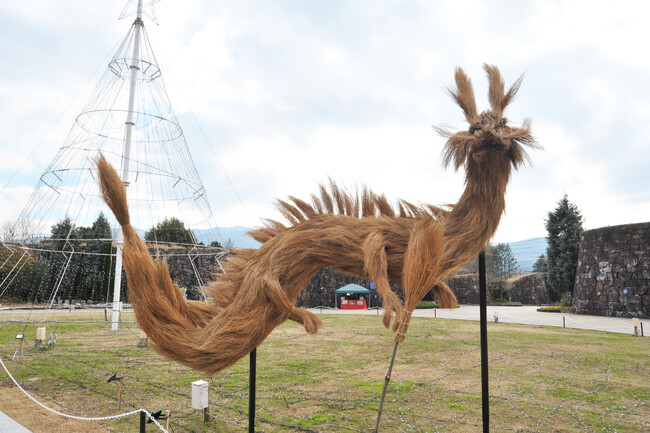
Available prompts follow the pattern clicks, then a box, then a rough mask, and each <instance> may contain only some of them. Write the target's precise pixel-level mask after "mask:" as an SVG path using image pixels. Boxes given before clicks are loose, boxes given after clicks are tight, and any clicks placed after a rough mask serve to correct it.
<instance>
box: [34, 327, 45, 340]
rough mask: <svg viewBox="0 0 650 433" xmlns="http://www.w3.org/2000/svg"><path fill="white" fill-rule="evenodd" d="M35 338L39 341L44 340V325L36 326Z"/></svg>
mask: <svg viewBox="0 0 650 433" xmlns="http://www.w3.org/2000/svg"><path fill="white" fill-rule="evenodd" d="M36 339H37V340H41V341H44V340H45V326H43V327H42V328H36Z"/></svg>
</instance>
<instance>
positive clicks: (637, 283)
mask: <svg viewBox="0 0 650 433" xmlns="http://www.w3.org/2000/svg"><path fill="white" fill-rule="evenodd" d="M648 286H650V223H641V224H628V225H621V226H613V227H603V228H599V229H595V230H588V231H586V232H584V233H583V234H582V237H581V239H580V253H579V254H578V268H577V272H576V284H575V288H574V291H573V311H574V312H575V313H578V314H594V315H601V316H615V317H639V318H649V317H650V289H649V288H648Z"/></svg>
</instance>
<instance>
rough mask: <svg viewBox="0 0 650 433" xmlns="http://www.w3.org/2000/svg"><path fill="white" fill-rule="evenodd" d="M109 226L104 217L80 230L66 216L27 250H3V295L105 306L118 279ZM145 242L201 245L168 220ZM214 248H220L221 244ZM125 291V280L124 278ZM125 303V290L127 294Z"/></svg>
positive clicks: (0, 253) (0, 274)
mask: <svg viewBox="0 0 650 433" xmlns="http://www.w3.org/2000/svg"><path fill="white" fill-rule="evenodd" d="M112 238H113V236H112V231H111V227H110V224H109V222H108V220H107V219H106V217H105V216H104V214H103V213H100V215H99V216H98V217H97V219H96V220H95V222H94V223H93V224H92V225H91V226H90V227H84V226H78V227H77V226H75V224H74V223H73V221H72V219H71V218H70V217H68V216H66V217H65V218H64V219H63V220H61V221H59V222H57V223H56V224H54V225H53V226H52V227H51V230H50V236H49V237H48V238H47V239H44V240H41V241H40V242H38V244H33V245H30V246H29V247H27V248H19V247H18V246H16V245H10V244H8V245H6V246H1V247H0V265H2V264H3V266H2V267H0V283H2V285H1V286H0V293H3V294H2V297H3V298H4V299H12V300H14V301H20V302H35V303H42V302H49V301H51V298H52V296H55V298H56V299H78V300H90V301H94V302H105V301H107V296H108V294H109V293H112V287H113V279H114V274H115V264H114V261H115V260H114V254H115V251H116V247H115V246H114V245H113V242H112ZM145 240H147V241H150V242H158V243H169V244H196V240H195V238H194V235H193V234H192V231H191V230H190V229H188V228H186V227H185V225H184V223H183V222H182V221H180V220H178V219H177V218H169V219H165V220H163V221H161V222H159V223H157V224H155V225H154V226H153V227H151V228H150V229H149V230H147V231H146V232H145ZM210 246H213V247H220V244H219V243H218V242H216V241H215V242H212V243H211V244H210ZM122 278H123V280H122V286H123V287H126V286H125V285H126V280H125V279H124V276H122ZM122 297H123V298H124V299H122V300H123V301H126V290H125V291H123V292H122Z"/></svg>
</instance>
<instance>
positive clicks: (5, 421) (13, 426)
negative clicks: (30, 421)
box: [0, 412, 31, 433]
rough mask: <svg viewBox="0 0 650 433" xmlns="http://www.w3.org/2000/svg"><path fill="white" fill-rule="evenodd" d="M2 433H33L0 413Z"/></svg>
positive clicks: (0, 432)
mask: <svg viewBox="0 0 650 433" xmlns="http://www.w3.org/2000/svg"><path fill="white" fill-rule="evenodd" d="M0 433H31V431H30V430H27V429H26V428H25V427H23V426H22V425H20V424H18V423H17V422H16V421H14V420H13V418H11V417H9V416H8V415H5V414H4V413H2V412H0Z"/></svg>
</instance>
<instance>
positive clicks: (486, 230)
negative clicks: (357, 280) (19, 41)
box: [97, 65, 539, 373]
mask: <svg viewBox="0 0 650 433" xmlns="http://www.w3.org/2000/svg"><path fill="white" fill-rule="evenodd" d="M484 68H485V70H486V72H487V75H488V78H489V101H490V105H491V108H492V109H491V110H489V111H485V112H483V113H481V114H478V113H477V111H476V102H475V99H474V90H473V88H472V84H471V82H470V80H469V79H468V78H467V76H466V75H465V73H464V72H463V70H462V69H460V68H459V69H457V70H456V77H455V78H456V86H457V87H456V88H455V89H450V90H449V93H450V94H451V96H452V98H453V99H454V100H455V101H456V103H457V104H458V105H459V106H460V107H461V108H462V110H463V112H464V114H465V117H466V119H467V121H468V123H469V125H470V127H469V130H467V131H461V132H457V133H452V132H450V131H448V130H445V129H441V128H437V130H438V132H439V133H441V134H442V135H443V136H445V137H447V143H446V144H445V147H444V163H445V165H449V164H453V166H454V167H455V168H456V169H459V168H460V167H462V166H465V170H466V178H465V191H464V193H463V195H462V196H461V198H460V200H459V201H458V203H456V204H454V205H452V206H449V207H447V208H440V207H436V206H431V205H414V204H411V203H408V202H406V201H399V202H398V205H397V207H396V208H393V207H392V206H391V205H390V204H389V202H388V200H387V199H386V197H384V196H383V195H377V194H375V193H373V192H372V191H370V190H369V189H367V188H365V189H363V190H362V191H361V192H356V193H352V192H349V191H348V190H345V189H343V188H340V187H338V186H337V185H336V184H334V183H333V182H330V185H329V188H326V187H324V186H321V188H320V192H319V195H312V197H311V199H312V202H311V203H308V202H306V201H303V200H301V199H298V198H296V197H289V200H288V201H281V200H280V201H279V202H278V208H279V210H280V212H281V213H282V215H283V216H284V217H285V218H286V219H287V220H288V224H286V225H285V224H281V223H280V222H277V221H273V220H267V221H265V226H264V227H263V228H260V229H257V230H254V231H253V232H251V236H252V237H253V238H255V239H257V240H258V241H260V242H262V246H261V247H260V248H259V249H240V250H236V254H235V255H234V256H233V257H232V258H230V259H229V260H228V261H227V262H226V264H225V270H226V273H225V274H223V275H221V276H220V278H219V280H218V281H215V282H214V283H212V284H211V287H210V288H209V292H210V293H209V294H210V295H211V296H212V297H213V298H214V299H215V302H216V304H217V305H209V304H206V303H204V302H198V301H186V300H185V299H183V296H182V295H181V292H180V291H179V289H178V287H177V286H176V285H175V284H174V283H173V282H172V280H171V278H170V276H169V271H168V269H167V264H166V263H165V262H164V261H162V262H154V261H153V260H152V258H151V256H150V255H149V252H148V250H147V248H146V246H145V243H144V241H143V240H142V239H141V238H140V237H139V235H138V234H137V233H136V231H135V230H134V228H133V227H132V226H131V225H130V220H129V210H128V207H127V200H126V190H125V187H124V185H123V183H122V181H121V180H120V178H119V176H118V175H117V173H116V172H115V170H114V169H113V168H112V167H111V166H110V165H109V164H108V162H107V161H106V160H105V159H104V158H103V157H100V158H99V160H98V162H97V165H98V168H99V173H100V183H101V190H102V194H103V196H104V200H105V201H106V203H107V204H108V205H109V207H110V208H111V210H112V211H113V213H114V214H115V216H116V217H117V220H118V222H119V224H120V225H121V226H122V229H123V232H124V254H123V260H124V268H125V270H126V274H127V278H128V283H129V284H128V289H129V299H130V301H131V303H132V304H133V308H134V310H135V313H136V316H137V320H138V322H139V324H140V327H141V328H142V330H143V331H144V332H145V333H146V334H147V335H148V336H149V342H150V344H151V345H152V347H153V348H154V349H155V350H156V351H157V352H159V353H160V354H161V355H163V356H166V357H168V358H170V359H173V360H175V361H178V362H180V363H181V364H184V365H186V366H189V367H192V368H195V369H197V370H202V371H204V372H207V373H215V372H217V371H220V370H222V369H224V368H226V367H228V366H230V365H232V364H234V363H235V362H237V361H238V360H239V359H241V358H242V357H244V356H246V355H247V354H248V353H250V352H251V351H252V350H253V349H254V348H255V347H257V346H258V345H259V344H260V343H261V342H262V341H263V340H264V339H265V338H266V337H267V336H268V335H269V333H270V332H271V331H272V330H273V329H274V328H275V327H276V326H277V325H279V324H280V323H282V322H284V321H286V320H287V319H290V320H294V321H296V322H299V323H301V324H302V325H303V326H304V327H305V330H306V331H307V332H310V333H315V332H316V331H318V328H319V326H320V325H321V321H320V319H319V318H318V317H317V316H316V315H314V314H313V313H311V312H309V311H308V310H305V309H302V308H297V307H295V306H294V304H295V302H296V299H297V297H298V295H299V293H300V291H301V290H302V289H303V288H304V287H306V286H307V283H308V282H309V280H310V279H311V278H312V276H313V275H314V274H315V273H316V272H317V271H318V270H319V269H321V268H324V267H330V266H331V267H334V268H336V269H337V270H338V271H340V272H344V273H347V274H352V275H357V276H363V277H367V278H369V279H371V280H372V281H374V282H375V284H376V285H377V290H378V291H379V293H380V294H381V296H382V297H383V302H384V303H383V306H384V309H385V313H384V317H383V322H384V325H385V326H386V327H389V326H390V322H391V319H392V314H393V313H394V314H395V321H394V323H393V327H392V329H393V330H394V331H395V332H396V336H395V340H396V341H398V342H400V341H402V340H403V339H404V336H405V334H406V331H407V327H408V323H409V320H410V316H411V312H412V311H413V309H414V308H415V306H416V305H417V304H418V302H420V300H421V299H422V298H423V297H424V295H425V294H426V293H427V292H428V291H429V290H433V291H434V292H435V293H436V294H437V295H438V297H439V299H440V305H441V307H446V308H450V307H455V306H457V301H456V297H455V296H454V294H453V293H452V292H451V290H450V289H449V287H448V286H447V285H446V284H445V283H444V282H443V279H445V278H447V277H450V276H452V275H454V273H456V272H457V271H458V270H459V269H460V268H461V267H462V266H463V265H464V264H466V263H467V262H469V261H470V260H471V259H473V258H474V257H476V256H477V255H478V253H479V252H480V251H481V250H482V249H483V247H484V246H485V244H486V242H487V241H488V240H489V239H490V237H492V235H493V234H494V232H495V231H496V228H497V225H498V223H499V219H500V218H501V215H502V214H503V211H504V208H505V197H504V196H505V192H506V185H507V183H508V180H509V179H510V174H511V170H512V168H515V169H517V168H518V167H520V166H522V165H523V164H525V163H526V162H527V161H528V156H527V155H526V152H525V150H524V145H527V146H531V147H533V148H539V146H538V145H537V143H536V142H535V140H534V139H533V137H532V135H531V133H530V123H529V122H528V121H525V122H524V124H523V125H522V126H521V127H519V128H516V127H510V126H508V124H507V120H506V118H505V117H503V112H504V110H505V108H506V106H507V105H508V104H509V103H510V102H511V101H512V100H513V98H514V96H515V94H516V93H517V90H518V89H519V85H520V84H521V78H520V79H518V80H517V81H516V82H515V83H514V84H513V86H512V87H511V88H510V89H509V90H508V91H507V92H506V91H505V89H504V83H503V80H502V79H501V75H500V73H499V70H498V69H497V68H496V67H493V66H489V65H485V66H484ZM391 282H394V283H397V284H401V286H402V287H403V288H404V304H403V305H402V302H401V301H400V299H399V298H398V297H397V295H396V294H395V293H394V292H393V291H391V289H390V286H389V284H390V283H391Z"/></svg>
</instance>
